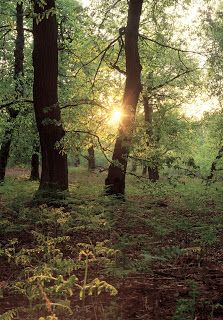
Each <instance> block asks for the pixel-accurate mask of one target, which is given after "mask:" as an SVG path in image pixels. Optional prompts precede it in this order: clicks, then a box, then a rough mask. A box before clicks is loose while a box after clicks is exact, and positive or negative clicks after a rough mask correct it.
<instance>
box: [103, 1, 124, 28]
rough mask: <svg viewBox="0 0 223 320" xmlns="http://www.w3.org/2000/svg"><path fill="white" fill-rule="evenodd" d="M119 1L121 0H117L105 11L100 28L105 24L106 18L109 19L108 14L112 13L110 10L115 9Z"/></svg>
mask: <svg viewBox="0 0 223 320" xmlns="http://www.w3.org/2000/svg"><path fill="white" fill-rule="evenodd" d="M119 2H120V0H116V1H115V2H114V3H113V4H112V5H111V6H110V7H109V8H108V9H107V11H106V12H105V15H104V18H103V20H102V22H101V23H100V25H99V27H98V29H101V27H102V26H103V24H104V22H105V20H106V19H107V15H108V14H109V13H110V11H111V10H112V9H114V7H115V6H116V5H117V4H118V3H119Z"/></svg>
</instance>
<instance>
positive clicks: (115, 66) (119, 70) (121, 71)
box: [109, 63, 126, 76]
mask: <svg viewBox="0 0 223 320" xmlns="http://www.w3.org/2000/svg"><path fill="white" fill-rule="evenodd" d="M109 65H110V67H111V68H113V69H115V70H117V71H118V72H119V73H121V74H123V75H124V76H126V71H124V70H122V69H121V68H120V67H119V66H117V65H116V64H112V63H110V64H109Z"/></svg>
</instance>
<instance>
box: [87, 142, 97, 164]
mask: <svg viewBox="0 0 223 320" xmlns="http://www.w3.org/2000/svg"><path fill="white" fill-rule="evenodd" d="M95 168H96V165H95V155H94V147H93V145H91V146H90V148H88V170H94V169H95Z"/></svg>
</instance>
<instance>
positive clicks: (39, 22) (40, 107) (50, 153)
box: [33, 0, 68, 191]
mask: <svg viewBox="0 0 223 320" xmlns="http://www.w3.org/2000/svg"><path fill="white" fill-rule="evenodd" d="M45 3H46V4H45V5H44V4H43V3H42V2H41V1H34V14H35V17H34V20H33V37H34V48H33V68H34V83H33V100H34V110H35V116H36V123H37V128H38V132H39V137H40V146H41V154H42V172H41V180H40V187H39V190H52V191H54V190H55V191H56V190H61V191H62V190H67V189H68V169H67V157H66V155H65V154H63V153H62V150H61V147H60V146H59V145H58V144H59V142H60V141H61V139H63V137H64V129H63V126H62V122H61V114H60V108H59V104H58V92H57V78H58V47H57V38H58V32H57V21H56V11H55V1H54V0H47V1H45Z"/></svg>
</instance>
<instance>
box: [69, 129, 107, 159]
mask: <svg viewBox="0 0 223 320" xmlns="http://www.w3.org/2000/svg"><path fill="white" fill-rule="evenodd" d="M67 132H72V133H83V134H88V135H90V136H92V137H95V138H96V139H97V141H98V144H99V147H100V149H101V151H102V153H103V155H104V157H105V159H106V160H107V161H108V162H109V163H112V161H111V160H110V159H109V158H108V157H107V155H106V153H105V149H104V148H103V146H102V144H101V140H100V138H99V136H98V135H97V134H95V133H92V132H90V131H83V130H72V131H67Z"/></svg>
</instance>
